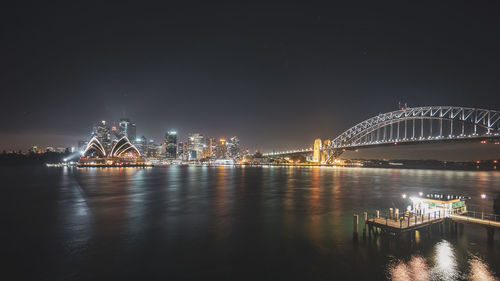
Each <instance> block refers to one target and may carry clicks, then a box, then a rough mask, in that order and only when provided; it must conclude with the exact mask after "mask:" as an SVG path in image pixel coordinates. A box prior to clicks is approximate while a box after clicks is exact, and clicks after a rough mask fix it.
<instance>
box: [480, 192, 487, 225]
mask: <svg viewBox="0 0 500 281" xmlns="http://www.w3.org/2000/svg"><path fill="white" fill-rule="evenodd" d="M481 199H486V194H484V193H483V194H481ZM481 219H484V204H483V200H481Z"/></svg>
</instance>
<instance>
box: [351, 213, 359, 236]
mask: <svg viewBox="0 0 500 281" xmlns="http://www.w3.org/2000/svg"><path fill="white" fill-rule="evenodd" d="M352 227H353V230H352V239H353V240H354V241H358V215H357V214H354V216H353V226H352Z"/></svg>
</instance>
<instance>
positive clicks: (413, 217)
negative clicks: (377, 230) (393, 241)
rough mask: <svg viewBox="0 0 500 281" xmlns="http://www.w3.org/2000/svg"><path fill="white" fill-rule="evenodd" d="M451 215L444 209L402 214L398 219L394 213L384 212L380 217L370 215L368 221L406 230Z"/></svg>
mask: <svg viewBox="0 0 500 281" xmlns="http://www.w3.org/2000/svg"><path fill="white" fill-rule="evenodd" d="M450 214H451V213H450V212H449V211H448V210H444V209H442V210H435V211H432V212H427V213H422V214H415V213H408V212H406V213H403V214H400V215H401V216H399V215H398V217H396V216H395V214H394V213H393V214H392V215H391V213H386V212H384V213H383V214H379V215H378V216H377V215H376V214H375V215H370V216H369V217H368V221H370V222H375V223H377V224H382V225H386V226H390V227H393V228H399V229H405V228H410V227H414V226H418V225H421V224H426V223H429V222H433V221H439V220H441V219H443V218H445V217H449V216H450Z"/></svg>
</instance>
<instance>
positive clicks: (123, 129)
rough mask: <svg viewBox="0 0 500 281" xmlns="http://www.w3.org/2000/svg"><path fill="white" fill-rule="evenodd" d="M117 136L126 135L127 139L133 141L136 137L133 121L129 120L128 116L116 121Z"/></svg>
mask: <svg viewBox="0 0 500 281" xmlns="http://www.w3.org/2000/svg"><path fill="white" fill-rule="evenodd" d="M118 132H119V137H123V136H125V137H127V138H128V139H129V140H132V141H134V140H135V138H136V126H135V123H132V122H130V120H129V119H128V118H121V119H120V122H119V123H118Z"/></svg>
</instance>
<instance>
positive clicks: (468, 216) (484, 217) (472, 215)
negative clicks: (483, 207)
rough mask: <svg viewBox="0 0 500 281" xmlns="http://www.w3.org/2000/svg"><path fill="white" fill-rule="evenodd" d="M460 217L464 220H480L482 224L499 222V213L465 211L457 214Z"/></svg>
mask: <svg viewBox="0 0 500 281" xmlns="http://www.w3.org/2000/svg"><path fill="white" fill-rule="evenodd" d="M458 215H460V217H461V218H462V219H465V220H466V221H471V222H472V221H475V222H477V220H481V221H482V223H483V224H495V225H496V224H498V223H500V215H495V214H487V213H484V212H477V211H467V212H466V213H463V214H458Z"/></svg>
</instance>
